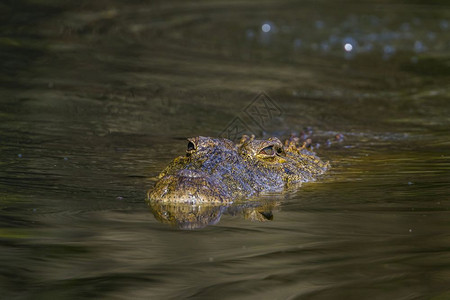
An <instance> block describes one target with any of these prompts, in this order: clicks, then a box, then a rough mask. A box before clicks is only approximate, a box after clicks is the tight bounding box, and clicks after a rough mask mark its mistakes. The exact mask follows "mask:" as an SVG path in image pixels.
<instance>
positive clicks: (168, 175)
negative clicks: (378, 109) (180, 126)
mask: <svg viewBox="0 0 450 300" xmlns="http://www.w3.org/2000/svg"><path fill="white" fill-rule="evenodd" d="M188 141H189V143H188V149H187V151H186V156H180V157H177V158H175V159H174V160H173V161H172V162H171V163H170V164H169V166H167V167H166V168H165V169H164V170H163V171H162V172H161V174H160V175H159V181H158V182H157V183H156V185H155V187H154V189H152V190H151V191H149V193H148V199H149V200H150V201H157V202H163V203H191V204H199V203H232V202H233V201H235V200H238V199H244V198H250V197H253V196H256V195H258V194H261V193H266V192H279V191H282V190H283V189H284V188H286V187H290V186H295V185H299V184H301V183H302V182H308V181H313V180H315V179H316V178H317V177H318V176H319V175H321V174H323V173H324V172H325V171H326V170H327V168H328V167H329V164H328V162H323V161H322V160H320V158H318V157H317V156H315V154H314V153H313V152H311V151H308V150H307V149H306V147H305V144H303V145H302V146H300V145H299V139H298V138H297V137H291V138H290V139H288V140H286V141H285V143H284V145H283V143H281V141H280V140H279V139H278V138H276V137H272V138H269V139H267V140H256V139H254V137H253V136H252V137H248V136H243V137H242V139H241V141H240V143H239V144H234V143H233V142H231V141H230V140H227V139H223V138H210V137H202V136H199V137H196V138H190V139H188Z"/></svg>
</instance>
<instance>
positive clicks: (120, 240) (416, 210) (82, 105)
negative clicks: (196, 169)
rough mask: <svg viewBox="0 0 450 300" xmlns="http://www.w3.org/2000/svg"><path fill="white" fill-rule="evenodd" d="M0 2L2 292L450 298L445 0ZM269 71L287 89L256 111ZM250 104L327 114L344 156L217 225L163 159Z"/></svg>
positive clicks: (312, 118)
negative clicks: (180, 205) (162, 215)
mask: <svg viewBox="0 0 450 300" xmlns="http://www.w3.org/2000/svg"><path fill="white" fill-rule="evenodd" d="M0 15H1V21H0V29H1V31H0V32H1V34H0V68H1V69H0V70H1V72H0V120H1V121H0V158H1V160H0V242H1V243H0V295H1V297H2V298H4V299H79V298H93V299H98V298H101V299H168V298H169V299H180V298H194V299H197V298H203V299H212V298H214V299H434V300H437V299H439V300H441V299H450V212H449V209H450V196H449V195H450V102H449V101H450V85H449V82H450V78H449V77H450V5H449V4H448V3H447V2H446V1H358V2H356V1H355V2H353V1H347V2H345V3H339V4H337V3H336V2H335V1H296V2H294V1H281V2H280V1H254V2H251V1H230V2H221V1H199V2H193V1H190V2H187V1H171V2H163V1H153V2H145V1H137V0H135V1H127V2H125V1H72V2H69V1H52V0H46V1H44V0H34V1H31V0H29V1H3V2H2V3H1V4H0ZM262 91H264V92H265V93H267V95H268V96H269V97H270V99H271V101H272V102H271V103H275V104H274V105H276V106H277V107H278V108H279V110H277V111H274V114H273V115H270V116H269V117H268V115H267V114H266V118H265V119H264V122H263V124H262V123H261V122H262V119H258V117H256V119H252V118H251V116H250V115H248V114H246V113H245V112H246V107H252V105H253V104H254V103H255V102H252V101H254V100H255V97H256V96H257V95H258V94H259V93H260V92H262ZM252 103H253V104H252ZM266 113H267V111H266ZM254 116H255V115H254ZM235 118H239V119H238V120H240V121H242V123H243V124H244V127H245V128H246V130H247V131H250V132H253V133H254V134H256V135H257V136H260V137H264V136H265V137H267V136H271V135H275V136H279V137H285V136H287V135H289V134H290V133H291V132H292V131H296V132H300V131H302V130H303V128H305V127H309V126H310V127H312V128H313V130H314V140H315V141H317V142H319V143H320V144H321V147H320V148H319V149H317V153H318V155H319V156H321V157H323V158H324V159H326V160H329V161H330V162H331V164H332V166H333V167H332V169H331V170H330V172H328V173H327V174H326V176H324V177H322V178H321V179H320V180H319V181H317V182H314V183H308V184H304V185H303V186H302V187H301V188H300V189H298V190H295V191H289V192H288V193H286V194H283V195H273V196H270V197H268V196H267V197H262V198H261V199H259V200H264V201H265V200H268V201H269V202H270V205H271V206H270V208H271V214H272V215H273V220H271V221H266V222H259V221H251V220H249V218H248V214H246V212H245V211H242V210H240V209H239V208H238V207H236V206H232V207H228V208H224V209H223V211H221V213H222V215H221V216H219V217H220V219H216V220H215V224H214V225H211V226H206V227H205V228H203V229H198V230H180V229H178V228H177V227H174V226H170V225H168V224H164V223H160V222H159V221H158V220H157V219H155V217H154V215H153V213H152V212H151V211H150V209H149V207H148V205H147V204H146V202H145V195H146V191H147V190H148V189H149V188H151V187H152V186H153V185H154V183H155V181H156V176H157V175H158V173H159V172H160V171H161V170H162V169H163V168H164V167H165V166H166V165H167V164H168V163H169V162H170V161H171V160H172V159H173V158H174V157H176V156H178V155H182V154H183V153H184V150H185V147H186V142H185V140H184V139H185V138H186V137H191V136H197V135H203V136H218V135H221V134H222V135H223V134H224V132H225V133H227V132H229V131H227V129H229V128H230V126H231V124H233V120H236V119H235ZM255 120H256V121H255ZM266 121H267V122H266ZM259 125H262V126H259ZM261 127H262V128H261ZM337 133H341V134H343V135H344V137H345V138H344V140H343V141H342V142H339V143H338V142H334V136H335V135H336V134H337ZM328 139H330V140H332V141H333V143H331V145H329V146H327V143H326V141H327V140H328Z"/></svg>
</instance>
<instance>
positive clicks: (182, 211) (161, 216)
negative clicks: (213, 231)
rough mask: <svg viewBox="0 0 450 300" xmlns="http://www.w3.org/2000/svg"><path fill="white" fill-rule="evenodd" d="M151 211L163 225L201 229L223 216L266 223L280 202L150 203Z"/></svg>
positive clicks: (215, 222)
mask: <svg viewBox="0 0 450 300" xmlns="http://www.w3.org/2000/svg"><path fill="white" fill-rule="evenodd" d="M149 206H150V210H151V212H152V213H153V215H154V216H155V218H156V219H157V220H158V221H160V222H161V223H165V224H169V225H172V226H175V227H177V228H179V229H200V228H204V227H206V226H208V225H214V224H217V223H218V222H219V221H220V218H221V217H222V215H223V214H228V215H242V216H243V217H244V219H246V220H250V221H259V222H264V221H268V220H272V219H273V215H272V210H273V209H274V208H275V207H276V206H278V202H277V201H275V200H271V201H264V202H259V201H249V202H247V203H241V204H225V205H217V204H203V205H196V204H189V203H170V202H160V201H150V202H149Z"/></svg>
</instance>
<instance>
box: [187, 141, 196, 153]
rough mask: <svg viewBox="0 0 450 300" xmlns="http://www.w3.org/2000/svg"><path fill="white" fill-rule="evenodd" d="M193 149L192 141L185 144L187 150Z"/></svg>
mask: <svg viewBox="0 0 450 300" xmlns="http://www.w3.org/2000/svg"><path fill="white" fill-rule="evenodd" d="M193 150H195V145H194V143H193V142H189V143H188V145H187V151H193Z"/></svg>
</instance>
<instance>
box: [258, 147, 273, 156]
mask: <svg viewBox="0 0 450 300" xmlns="http://www.w3.org/2000/svg"><path fill="white" fill-rule="evenodd" d="M259 154H263V155H265V156H274V155H275V150H273V146H268V147H265V148H263V149H262V150H261V151H259Z"/></svg>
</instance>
